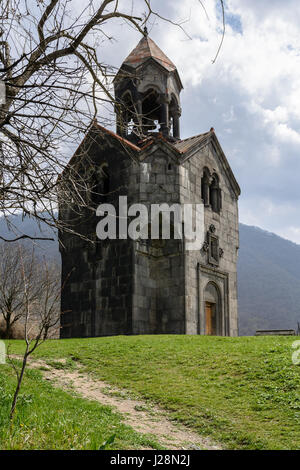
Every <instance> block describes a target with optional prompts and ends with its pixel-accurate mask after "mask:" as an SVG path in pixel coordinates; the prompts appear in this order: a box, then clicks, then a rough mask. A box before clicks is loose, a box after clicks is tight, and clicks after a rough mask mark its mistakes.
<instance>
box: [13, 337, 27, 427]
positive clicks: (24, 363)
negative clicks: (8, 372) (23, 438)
mask: <svg viewBox="0 0 300 470" xmlns="http://www.w3.org/2000/svg"><path fill="white" fill-rule="evenodd" d="M28 349H29V345H28V344H27V345H26V351H25V354H24V357H23V362H22V368H21V372H20V374H19V375H18V382H17V386H16V390H15V393H14V398H13V401H12V405H11V409H10V414H9V419H10V420H12V419H13V417H14V413H15V409H16V405H17V400H18V396H19V393H20V389H21V385H22V381H23V377H24V372H25V368H26V364H27V358H28Z"/></svg>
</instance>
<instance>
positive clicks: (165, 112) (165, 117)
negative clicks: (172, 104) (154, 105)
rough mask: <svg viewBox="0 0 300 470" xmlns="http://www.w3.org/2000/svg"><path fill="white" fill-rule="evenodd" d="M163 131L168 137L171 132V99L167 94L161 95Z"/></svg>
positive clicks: (161, 127)
mask: <svg viewBox="0 0 300 470" xmlns="http://www.w3.org/2000/svg"><path fill="white" fill-rule="evenodd" d="M160 102H161V126H160V129H161V132H162V133H163V135H164V136H166V137H168V136H169V134H170V128H169V100H168V98H167V97H166V96H164V95H163V96H161V101H160Z"/></svg>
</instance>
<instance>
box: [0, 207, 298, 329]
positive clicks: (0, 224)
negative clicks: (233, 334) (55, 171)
mask: <svg viewBox="0 0 300 470" xmlns="http://www.w3.org/2000/svg"><path fill="white" fill-rule="evenodd" d="M12 221H13V224H14V226H15V230H14V232H12V231H9V230H8V228H7V224H6V221H5V219H4V218H3V217H2V218H0V235H1V236H3V237H5V238H9V239H12V238H15V237H16V236H18V235H20V233H26V234H28V235H30V236H41V234H42V236H44V237H48V238H52V237H53V238H55V241H36V242H35V244H36V249H37V252H38V253H39V254H40V255H41V256H46V257H49V258H51V259H55V260H57V261H59V260H60V255H59V250H58V243H57V236H56V233H55V232H53V231H52V229H50V228H49V227H48V226H46V225H45V224H42V226H41V229H40V228H39V226H38V224H37V223H36V222H35V221H34V220H33V219H31V218H28V217H25V218H24V219H23V220H22V218H21V217H20V216H17V217H14V218H13V219H12ZM24 243H27V244H29V243H32V242H31V241H25V242H24ZM238 299H239V333H240V335H253V334H255V331H256V330H257V329H272V328H274V329H276V328H283V329H289V328H291V329H295V328H296V327H297V322H298V321H299V322H300V245H297V244H296V243H293V242H291V241H289V240H285V239H284V238H281V237H279V236H278V235H275V234H274V233H270V232H267V231H265V230H262V229H260V228H257V227H251V226H248V225H244V224H240V250H239V258H238Z"/></svg>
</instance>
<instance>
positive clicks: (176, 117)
mask: <svg viewBox="0 0 300 470" xmlns="http://www.w3.org/2000/svg"><path fill="white" fill-rule="evenodd" d="M179 118H180V112H179V110H178V111H175V112H174V114H173V137H175V139H180V121H179Z"/></svg>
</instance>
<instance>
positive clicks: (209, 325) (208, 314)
mask: <svg viewBox="0 0 300 470" xmlns="http://www.w3.org/2000/svg"><path fill="white" fill-rule="evenodd" d="M205 318H206V330H205V332H206V334H207V335H215V334H216V331H215V329H216V328H215V304H212V303H210V302H205Z"/></svg>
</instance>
